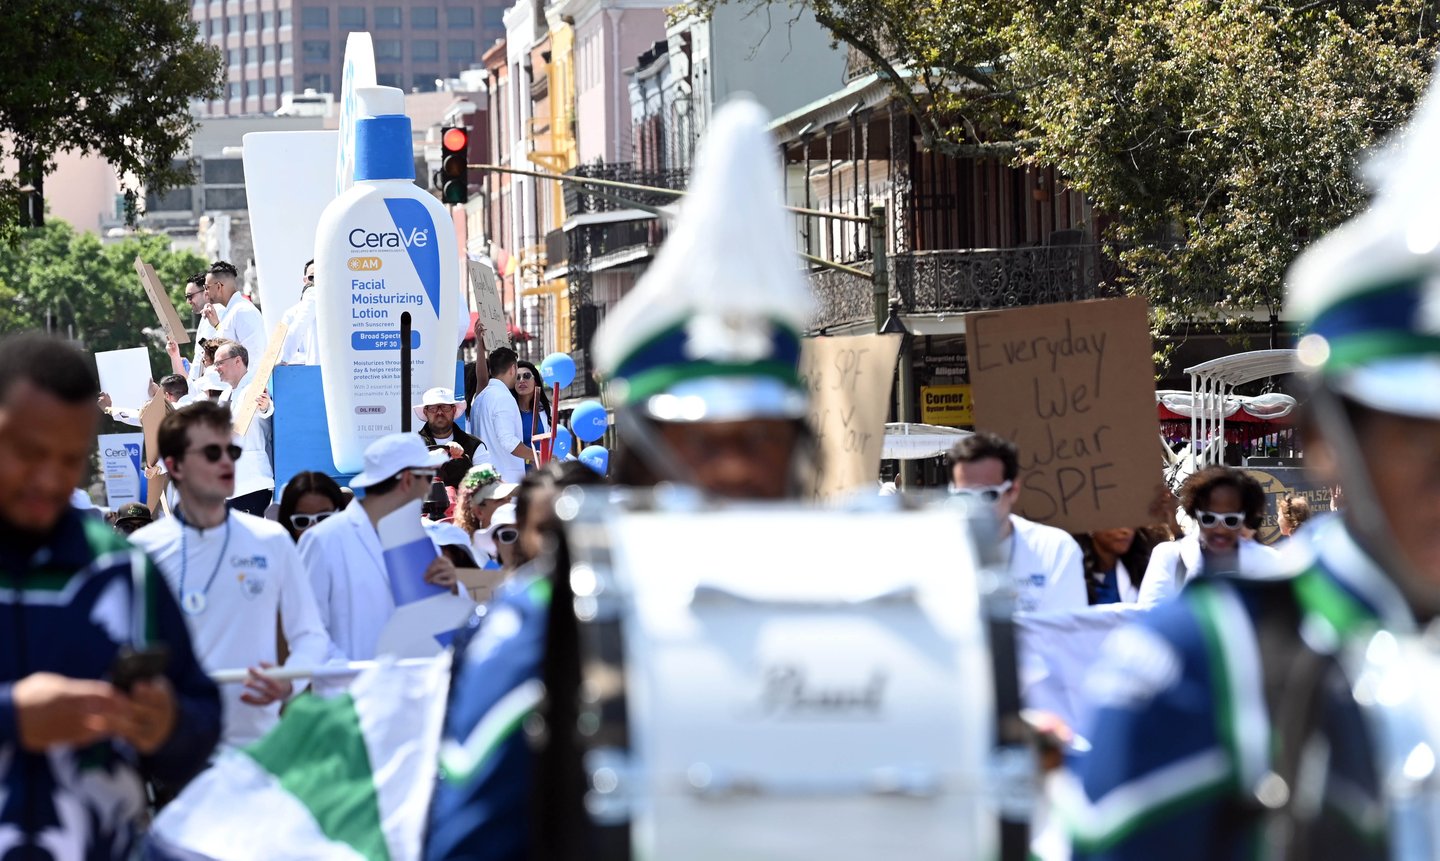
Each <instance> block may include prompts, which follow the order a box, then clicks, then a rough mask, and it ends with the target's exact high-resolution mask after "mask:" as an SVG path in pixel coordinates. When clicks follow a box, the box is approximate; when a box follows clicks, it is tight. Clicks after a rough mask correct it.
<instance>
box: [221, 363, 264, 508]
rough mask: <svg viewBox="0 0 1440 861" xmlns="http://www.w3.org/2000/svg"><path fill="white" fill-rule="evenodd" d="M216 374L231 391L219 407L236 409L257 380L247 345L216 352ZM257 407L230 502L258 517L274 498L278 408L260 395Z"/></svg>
mask: <svg viewBox="0 0 1440 861" xmlns="http://www.w3.org/2000/svg"><path fill="white" fill-rule="evenodd" d="M215 372H216V373H217V374H218V375H219V376H220V379H221V380H223V381H224V382H225V383H226V384H227V385H228V386H229V387H230V388H229V390H228V391H226V392H224V393H222V394H221V395H220V400H219V403H221V404H225V405H228V406H230V408H231V409H232V410H233V409H236V408H237V406H236V404H237V403H238V400H237V399H239V398H241V397H244V396H245V395H246V394H247V393H248V392H249V390H250V383H251V382H252V381H253V379H254V374H253V373H252V372H251V370H250V351H249V350H247V349H246V348H245V345H244V344H237V343H233V342H232V343H227V344H225V345H224V346H223V347H221V348H220V349H218V350H216V351H215ZM256 403H257V404H258V406H259V409H257V410H256V411H255V417H254V419H253V420H252V421H251V422H250V426H249V427H248V428H246V429H245V434H244V435H243V436H242V437H241V439H240V446H241V448H243V449H244V450H245V454H244V455H242V456H241V458H240V462H239V463H238V464H236V476H235V497H234V498H233V499H231V500H230V507H231V508H234V509H236V510H237V511H243V512H245V513H246V514H253V515H255V516H256V517H259V516H261V515H263V514H264V513H265V509H266V508H268V507H269V506H270V503H271V502H272V501H273V500H274V497H275V470H274V467H272V466H271V465H270V449H271V434H272V425H271V421H272V419H273V417H274V415H275V404H274V403H273V402H272V401H271V400H270V393H269V392H262V393H261V394H259V395H257V396H256Z"/></svg>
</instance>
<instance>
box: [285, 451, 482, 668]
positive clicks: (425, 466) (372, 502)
mask: <svg viewBox="0 0 1440 861" xmlns="http://www.w3.org/2000/svg"><path fill="white" fill-rule="evenodd" d="M449 457H450V456H449V454H447V453H446V452H444V451H438V450H437V451H431V450H429V449H428V448H426V447H425V443H424V442H422V441H421V440H420V437H419V436H417V435H416V434H413V433H397V434H390V435H388V436H383V437H381V438H380V439H377V440H375V441H374V442H373V443H371V444H370V445H369V447H367V448H366V449H365V469H364V471H363V472H361V473H360V474H359V475H357V476H355V477H354V478H352V479H350V486H351V487H352V488H354V489H356V490H363V491H364V492H365V496H364V498H362V499H359V500H356V501H355V502H352V503H350V505H349V507H347V508H346V509H345V510H344V511H342V512H340V513H339V514H337V515H335V516H334V517H331V518H329V519H327V520H325V521H324V522H322V523H319V524H317V525H315V526H312V527H311V528H309V529H307V530H306V531H305V534H303V535H301V536H300V557H301V558H302V559H304V560H305V564H306V565H307V566H308V567H309V569H310V582H311V585H312V586H313V587H314V590H315V599H316V602H317V603H318V605H319V607H320V616H321V619H322V620H324V622H325V629H326V630H327V631H329V632H330V639H331V640H332V641H333V642H334V644H335V648H336V649H337V650H338V652H339V655H336V654H335V653H334V652H332V655H331V656H332V657H338V656H343V657H346V658H349V659H351V660H355V661H368V660H370V659H372V658H374V657H375V654H376V646H377V645H378V644H379V642H380V634H381V632H382V631H383V630H384V628H385V624H386V623H387V622H389V621H390V617H391V616H392V615H393V614H394V612H395V599H394V597H393V596H392V594H391V587H390V577H389V574H388V573H387V569H386V559H385V549H384V546H383V545H382V543H381V540H380V532H379V525H380V521H381V520H384V519H385V518H386V517H387V516H388V515H390V514H393V513H394V512H396V511H399V510H400V509H401V508H403V507H405V506H407V505H410V504H411V503H416V502H419V501H421V500H423V499H424V498H425V495H426V494H427V493H429V492H430V482H431V479H433V478H434V477H435V475H436V471H437V470H438V469H439V468H440V465H441V464H443V463H445V461H446V460H448V459H449ZM417 520H418V518H417ZM417 528H418V524H417ZM424 579H425V581H426V582H427V583H434V584H437V585H444V586H447V587H448V586H453V585H454V584H455V579H456V577H455V566H454V565H453V564H451V562H450V560H448V559H446V558H445V557H444V556H437V557H435V561H434V562H432V563H431V564H430V566H429V567H428V568H427V569H426V570H425V573H424Z"/></svg>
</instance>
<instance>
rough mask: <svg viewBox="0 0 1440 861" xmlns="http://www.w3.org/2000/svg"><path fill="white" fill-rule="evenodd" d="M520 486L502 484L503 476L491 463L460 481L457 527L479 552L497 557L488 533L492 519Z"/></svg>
mask: <svg viewBox="0 0 1440 861" xmlns="http://www.w3.org/2000/svg"><path fill="white" fill-rule="evenodd" d="M519 487H520V485H519V484H516V483H514V482H509V481H502V480H501V478H500V473H499V472H498V471H497V470H496V469H495V467H494V466H491V465H490V464H488V463H482V464H479V465H478V466H475V467H474V468H472V469H471V470H470V471H469V472H468V473H466V474H465V478H463V479H462V480H461V481H460V487H459V489H458V491H457V493H456V496H455V525H456V526H458V527H460V528H461V529H463V530H465V534H466V535H469V536H470V540H471V541H472V542H473V544H474V547H475V551H476V552H477V553H480V554H482V555H485V556H489V557H493V556H495V547H494V545H492V544H491V543H490V536H489V532H488V530H489V528H490V523H491V519H492V517H493V516H494V514H495V511H496V510H497V509H499V508H500V506H502V505H504V504H505V503H507V502H509V501H510V497H512V496H514V494H515V491H516V490H517V489H518V488H519Z"/></svg>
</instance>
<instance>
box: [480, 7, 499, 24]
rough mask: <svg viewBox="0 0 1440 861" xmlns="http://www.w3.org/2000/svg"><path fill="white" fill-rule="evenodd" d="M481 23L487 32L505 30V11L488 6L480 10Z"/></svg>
mask: <svg viewBox="0 0 1440 861" xmlns="http://www.w3.org/2000/svg"><path fill="white" fill-rule="evenodd" d="M480 15H481V18H480V23H481V24H482V25H483V26H484V27H485V29H487V30H496V29H499V30H503V29H505V9H504V7H501V6H486V7H485V8H484V9H482V10H480Z"/></svg>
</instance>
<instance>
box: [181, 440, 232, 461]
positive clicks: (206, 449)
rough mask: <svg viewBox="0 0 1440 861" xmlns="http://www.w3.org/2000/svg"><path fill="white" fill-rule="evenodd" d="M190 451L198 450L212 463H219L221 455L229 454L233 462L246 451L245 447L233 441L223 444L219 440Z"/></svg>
mask: <svg viewBox="0 0 1440 861" xmlns="http://www.w3.org/2000/svg"><path fill="white" fill-rule="evenodd" d="M190 451H198V452H199V453H200V454H201V455H202V456H203V457H204V458H205V459H206V460H208V461H210V462H211V463H219V462H220V457H221V456H222V455H228V456H229V458H230V460H231V461H232V462H234V461H237V460H239V459H240V454H241V452H243V451H244V449H242V448H241V447H240V446H238V445H236V444H235V443H233V442H232V443H230V444H229V445H221V444H219V443H218V442H212V443H211V444H209V445H202V446H200V447H199V448H192V449H190ZM187 454H188V452H187Z"/></svg>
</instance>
